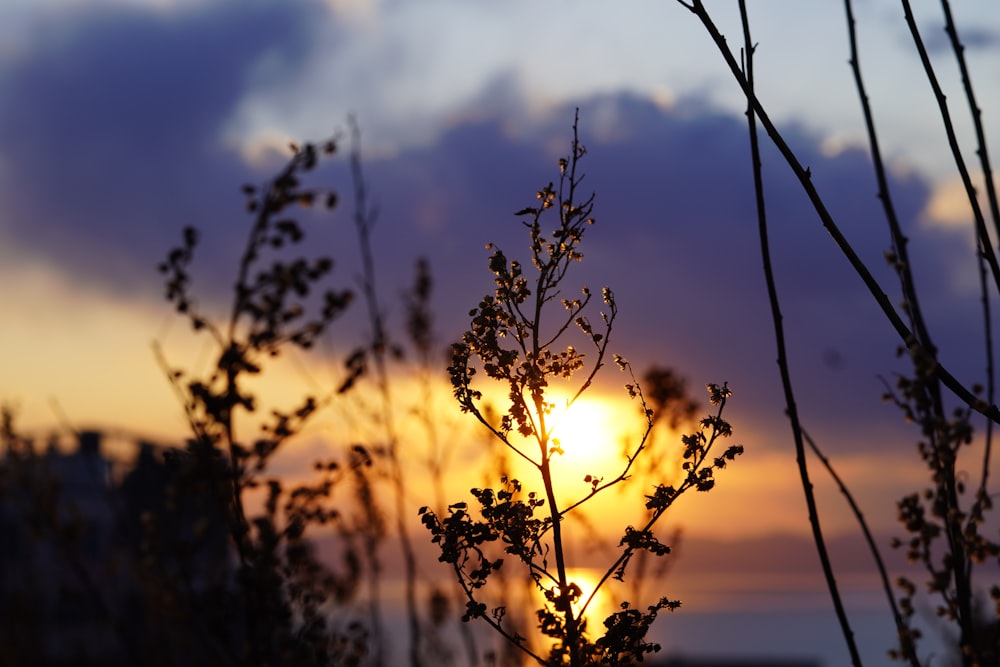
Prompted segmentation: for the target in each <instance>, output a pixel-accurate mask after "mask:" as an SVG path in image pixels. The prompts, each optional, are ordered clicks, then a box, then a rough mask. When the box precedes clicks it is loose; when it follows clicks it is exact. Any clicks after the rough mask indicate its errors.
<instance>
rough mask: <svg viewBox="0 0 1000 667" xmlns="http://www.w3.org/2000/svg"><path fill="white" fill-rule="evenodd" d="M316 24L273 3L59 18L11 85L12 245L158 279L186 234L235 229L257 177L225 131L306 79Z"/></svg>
mask: <svg viewBox="0 0 1000 667" xmlns="http://www.w3.org/2000/svg"><path fill="white" fill-rule="evenodd" d="M308 26H309V16H308V14H307V13H305V14H304V13H303V12H302V11H298V12H297V11H294V10H293V9H291V8H290V7H277V6H275V5H270V4H268V3H249V4H244V3H232V2H227V3H217V4H215V5H209V6H206V7H205V8H203V9H197V10H194V9H192V10H189V11H185V12H178V13H177V14H176V15H174V16H171V17H170V18H169V20H164V17H163V16H161V15H158V14H156V13H154V12H151V11H147V10H133V11H124V10H121V9H117V10H115V11H95V12H90V13H81V14H80V15H79V16H76V15H60V16H58V17H57V18H54V19H53V24H52V25H50V26H49V30H48V31H47V32H46V35H47V38H45V39H40V40H39V43H38V44H37V46H36V48H35V49H34V50H33V51H32V52H30V53H28V54H25V55H24V56H23V57H21V58H19V59H18V60H17V61H16V62H14V63H12V64H10V65H9V66H8V67H7V69H6V71H5V72H4V75H3V76H2V78H0V95H2V96H3V98H4V100H6V102H5V105H4V108H3V109H2V110H0V160H2V164H3V172H2V177H3V181H2V186H0V187H2V193H3V199H4V204H3V209H2V211H0V216H2V217H0V224H2V229H3V233H4V236H6V237H8V238H9V239H10V240H12V241H13V242H14V243H16V244H18V245H19V246H22V247H24V248H25V249H26V250H27V251H28V252H36V253H41V254H45V255H50V256H56V257H58V259H59V260H60V263H61V264H62V265H63V266H64V267H65V270H67V271H69V272H76V273H79V274H81V275H84V276H87V275H90V276H93V275H94V274H99V273H101V272H102V271H108V270H111V271H112V275H107V276H104V277H105V279H108V280H110V281H112V282H113V283H117V284H121V285H134V284H135V283H134V282H133V278H134V274H136V273H142V272H144V271H145V272H148V273H149V274H150V275H152V271H151V267H152V266H153V265H152V264H151V263H150V259H151V257H153V256H155V255H156V254H159V253H161V252H162V251H163V250H164V248H165V247H166V246H167V244H168V243H169V242H170V241H172V240H173V239H174V238H176V235H177V233H178V230H179V228H180V227H181V226H182V225H184V224H190V223H196V222H199V221H204V220H213V221H215V220H225V219H227V218H229V219H233V216H232V215H231V211H234V210H236V209H235V207H234V206H233V204H234V203H237V202H238V195H236V190H235V188H236V186H237V185H238V184H239V182H241V181H242V180H243V179H245V178H246V177H247V173H248V171H247V169H246V168H245V167H243V166H242V165H241V164H240V161H239V158H238V157H237V156H235V155H233V154H231V153H230V152H229V151H227V150H226V149H225V147H224V146H223V144H222V140H221V135H222V130H223V128H224V125H225V123H226V121H227V120H228V118H229V117H230V114H231V113H232V111H233V109H234V108H235V106H236V104H237V103H238V102H239V100H240V99H241V97H242V95H243V94H244V93H245V91H246V89H247V86H248V85H249V84H250V83H251V82H252V81H253V80H254V79H255V78H259V77H261V76H272V77H280V76H281V75H282V73H283V72H285V71H287V70H291V69H294V68H295V67H297V65H298V63H299V62H300V61H301V59H302V57H303V55H304V54H303V50H302V43H303V42H304V41H305V39H304V36H305V35H306V34H307V31H308ZM265 65H266V67H265ZM264 70H266V71H264ZM262 72H263V73H262ZM226 193H233V194H231V195H229V196H226ZM237 220H238V217H237Z"/></svg>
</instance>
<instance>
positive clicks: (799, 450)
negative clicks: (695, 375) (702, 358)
mask: <svg viewBox="0 0 1000 667" xmlns="http://www.w3.org/2000/svg"><path fill="white" fill-rule="evenodd" d="M739 4H740V20H741V23H742V25H743V41H744V54H745V57H744V62H745V65H744V66H745V77H746V81H747V90H748V91H749V93H750V94H751V95H752V93H753V85H754V84H753V50H754V44H753V40H752V39H751V37H750V21H749V17H748V16H747V9H746V2H745V0H740V3H739ZM747 123H748V127H749V132H750V153H751V156H752V160H753V182H754V195H755V199H756V206H757V223H758V231H759V235H760V249H761V259H762V261H763V265H764V277H765V280H766V282H767V294H768V299H769V301H770V304H771V316H772V319H773V322H774V340H775V343H776V345H777V348H778V371H779V373H780V375H781V386H782V389H783V391H784V394H785V408H786V413H787V415H788V420H789V422H790V424H791V427H792V437H793V439H794V441H795V460H796V462H797V463H798V468H799V477H800V478H801V482H802V491H803V492H804V494H805V500H806V507H807V508H808V511H809V525H810V526H811V528H812V534H813V540H814V541H815V543H816V551H817V552H818V554H819V559H820V563H821V564H822V567H823V576H824V577H825V578H826V584H827V588H828V589H829V591H830V598H831V600H832V601H833V607H834V610H835V612H836V614H837V620H838V622H839V623H840V627H841V631H842V632H843V634H844V641H845V642H846V644H847V649H848V651H849V652H850V654H851V663H852V664H853V665H854V666H855V667H861V665H862V662H861V655H860V653H858V647H857V643H856V642H855V641H854V632H853V630H852V629H851V624H850V621H849V620H848V618H847V612H846V611H845V609H844V604H843V601H842V600H841V597H840V591H839V588H838V586H837V580H836V578H835V577H834V574H833V566H832V565H831V563H830V556H829V553H828V552H827V548H826V542H825V540H824V537H823V529H822V527H821V526H820V520H819V512H818V510H817V507H816V497H815V494H814V493H813V485H812V482H811V481H810V479H809V467H808V463H807V461H806V455H805V445H804V441H803V433H802V426H801V424H800V422H799V414H798V408H797V407H796V403H795V391H794V389H793V388H792V379H791V374H790V373H789V370H788V355H787V352H786V349H785V332H784V325H783V323H782V317H781V307H780V305H779V302H778V290H777V285H776V282H775V279H774V271H773V268H772V266H771V250H770V245H769V243H768V231H767V211H766V206H765V204H764V182H763V172H762V166H761V160H760V146H759V144H758V141H757V121H756V112H755V111H754V108H753V105H752V104H749V103H748V107H747Z"/></svg>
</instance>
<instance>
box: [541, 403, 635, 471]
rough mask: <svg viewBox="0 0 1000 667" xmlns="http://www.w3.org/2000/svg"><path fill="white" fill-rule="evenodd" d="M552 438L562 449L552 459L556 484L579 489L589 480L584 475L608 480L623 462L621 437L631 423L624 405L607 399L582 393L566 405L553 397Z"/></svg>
mask: <svg viewBox="0 0 1000 667" xmlns="http://www.w3.org/2000/svg"><path fill="white" fill-rule="evenodd" d="M553 403H554V405H555V407H554V408H553V410H552V414H551V417H550V419H551V423H552V425H553V430H552V442H553V444H555V445H558V447H559V449H560V450H561V451H562V453H561V454H556V455H555V457H554V459H553V469H554V474H555V475H556V476H557V477H558V479H557V480H556V481H557V482H558V484H559V486H561V487H563V488H564V489H569V488H570V486H567V485H571V486H573V487H576V488H577V489H578V490H579V489H580V488H581V485H586V487H588V488H589V484H588V483H586V482H584V479H585V478H586V477H587V476H588V475H590V476H591V478H592V479H596V478H604V479H605V480H609V479H611V478H613V477H614V476H616V475H618V474H619V473H620V472H621V470H622V467H623V465H624V457H623V454H622V452H623V447H622V445H623V441H624V439H625V438H626V437H627V434H628V432H629V430H630V428H631V427H633V426H634V424H633V423H631V422H632V420H630V419H629V418H628V417H627V415H628V414H629V413H628V411H627V409H626V408H625V407H624V406H618V405H615V404H614V402H612V401H610V400H600V399H597V398H591V397H589V396H588V397H581V398H579V399H577V401H576V402H574V403H573V404H572V405H569V406H567V401H566V400H565V399H556V400H554V401H553Z"/></svg>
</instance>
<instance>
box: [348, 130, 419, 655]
mask: <svg viewBox="0 0 1000 667" xmlns="http://www.w3.org/2000/svg"><path fill="white" fill-rule="evenodd" d="M351 134H352V143H353V146H352V151H351V176H352V180H353V182H354V194H355V207H356V208H355V215H354V222H355V227H356V230H357V233H358V244H359V248H360V254H361V261H362V276H361V283H362V293H363V294H364V299H365V303H366V305H367V307H368V321H369V325H370V326H371V328H372V331H371V336H372V340H371V356H372V359H373V361H374V365H375V385H376V388H377V392H378V396H379V415H380V419H381V421H382V426H383V428H384V429H385V437H386V443H385V449H386V458H387V460H388V464H389V477H390V480H391V483H392V489H393V499H394V501H395V507H394V510H395V511H394V514H395V519H396V533H397V535H398V536H399V541H400V547H401V549H402V553H403V569H404V576H405V582H404V583H405V591H404V596H405V600H406V612H407V622H408V626H409V631H410V644H409V660H410V665H411V667H420V664H421V658H420V644H421V630H420V618H419V612H418V610H417V600H416V587H417V559H416V554H415V553H414V550H413V543H412V541H411V539H410V534H409V530H408V529H407V526H406V516H407V511H406V483H405V479H404V476H403V467H402V464H401V462H400V459H399V434H398V432H397V429H396V423H395V418H394V415H393V396H392V391H391V387H390V383H389V371H388V366H387V361H388V355H389V340H388V335H387V334H386V327H385V318H384V315H383V312H382V308H381V304H380V300H379V296H378V290H377V289H376V281H375V279H376V273H375V260H374V254H373V252H372V239H371V235H372V231H373V228H374V225H375V221H376V219H377V211H376V210H375V209H374V208H373V207H371V206H369V204H368V196H367V187H366V185H365V180H364V174H363V172H362V169H361V152H360V151H361V146H360V143H361V142H360V130H359V128H358V125H357V123H356V122H354V121H353V119H352V121H351Z"/></svg>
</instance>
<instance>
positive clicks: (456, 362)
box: [420, 122, 742, 666]
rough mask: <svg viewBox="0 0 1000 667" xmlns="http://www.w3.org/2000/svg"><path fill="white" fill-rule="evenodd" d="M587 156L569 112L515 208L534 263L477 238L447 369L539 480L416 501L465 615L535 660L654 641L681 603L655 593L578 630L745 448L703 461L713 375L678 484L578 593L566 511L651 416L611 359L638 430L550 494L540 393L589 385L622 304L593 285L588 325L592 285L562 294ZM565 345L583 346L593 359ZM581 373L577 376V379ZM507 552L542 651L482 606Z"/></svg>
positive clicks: (596, 654) (552, 452)
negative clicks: (477, 264) (528, 195)
mask: <svg viewBox="0 0 1000 667" xmlns="http://www.w3.org/2000/svg"><path fill="white" fill-rule="evenodd" d="M585 154H586V150H585V148H584V146H583V144H582V143H580V141H579V136H578V127H577V122H574V124H573V140H572V144H571V151H570V155H569V156H568V157H566V158H562V159H560V160H559V181H558V185H556V184H554V183H549V184H548V185H547V186H545V187H544V188H542V189H541V190H540V191H539V192H538V193H537V194H536V199H537V201H538V204H537V205H535V206H529V207H527V208H524V209H522V210H521V211H519V212H518V213H517V215H518V216H522V217H523V218H524V221H523V224H524V226H525V228H526V229H527V231H528V236H529V249H530V257H531V260H530V264H531V268H530V269H528V268H525V267H524V266H523V265H522V264H521V263H520V262H519V261H517V260H509V259H508V258H507V256H506V255H505V254H504V252H503V251H502V250H500V249H499V248H497V247H495V246H493V245H492V244H490V245H488V246H487V248H488V249H489V250H490V251H491V255H490V258H489V269H490V271H491V273H492V274H493V275H494V282H495V284H496V289H495V290H494V292H493V293H492V294H490V295H487V296H484V297H483V298H482V300H481V301H480V302H479V304H478V306H477V307H476V308H474V309H473V310H471V311H470V313H469V315H470V317H471V326H470V329H469V330H468V331H466V332H465V333H464V334H463V336H462V339H461V341H460V342H458V343H456V344H454V345H453V347H452V363H451V366H450V367H449V373H450V375H451V382H452V386H453V389H454V394H455V398H456V399H457V401H458V403H459V406H460V407H461V409H462V410H463V411H464V412H467V413H470V414H472V415H473V416H474V417H475V418H476V419H477V420H478V421H479V422H480V423H481V424H482V425H483V426H485V427H486V428H487V429H488V430H489V431H490V432H491V433H492V435H493V436H494V437H495V438H496V439H497V440H499V441H500V442H501V443H503V445H504V446H505V447H506V448H507V449H508V450H509V451H510V452H512V453H513V454H515V455H516V456H518V457H520V458H521V459H523V460H525V461H527V462H528V463H529V464H530V466H531V468H532V469H533V470H534V472H535V473H537V479H536V480H535V482H536V483H539V484H541V487H542V488H541V490H539V491H536V490H531V489H530V488H526V487H525V486H524V485H523V482H522V481H521V480H518V479H514V478H512V477H510V476H509V475H501V477H500V480H499V482H500V485H499V487H497V488H475V489H472V490H471V493H472V495H473V497H474V499H475V502H474V503H473V505H474V507H470V504H469V503H466V502H459V503H454V504H452V505H450V506H449V507H448V512H447V515H445V516H439V514H438V513H435V512H433V511H431V510H430V509H429V508H428V507H424V508H422V509H421V510H420V514H421V515H422V517H423V522H424V525H425V526H426V527H427V528H428V530H429V531H430V532H431V535H432V539H433V541H434V542H435V543H436V544H437V545H438V546H439V548H440V550H441V555H440V560H441V561H443V562H445V563H448V564H450V565H451V566H452V568H453V569H454V572H455V576H456V578H457V580H458V582H459V583H460V585H461V587H462V589H463V590H464V592H465V595H466V597H467V601H466V611H465V614H464V615H463V620H466V621H470V620H472V619H483V620H484V621H485V622H486V623H488V624H489V625H490V626H492V627H493V628H494V629H495V630H497V631H498V632H499V633H500V634H501V635H503V636H504V637H505V638H507V639H508V640H509V641H510V642H512V643H513V644H515V645H516V646H517V647H519V648H520V649H521V650H522V651H524V652H525V653H526V654H527V655H529V656H531V657H532V658H534V659H535V660H536V661H537V662H539V663H541V664H551V665H561V664H567V665H574V666H580V665H586V664H593V663H602V664H613V665H619V664H631V663H632V662H633V661H641V660H642V659H643V657H644V656H645V655H647V654H649V653H652V652H654V651H656V650H658V649H659V646H657V645H656V644H653V643H650V642H648V641H647V640H646V638H645V637H646V631H647V630H648V629H649V626H650V625H651V624H652V622H653V620H654V619H655V618H656V616H657V614H658V613H659V612H660V611H662V610H664V609H667V610H673V609H676V608H677V607H678V606H680V602H678V601H676V600H670V599H668V598H665V597H663V598H660V599H659V600H658V601H657V602H655V603H654V604H652V605H649V606H648V607H646V608H645V610H640V609H634V608H632V607H631V606H630V605H629V603H623V604H622V610H621V611H619V612H616V613H614V614H612V615H611V616H609V617H608V618H607V619H603V620H604V627H605V630H604V632H603V634H602V635H601V636H599V637H596V638H592V636H595V635H596V633H592V632H591V631H590V630H589V628H588V624H587V615H586V612H587V608H588V606H589V604H590V603H591V601H592V600H593V599H594V595H595V594H596V593H597V589H599V588H600V587H601V586H603V585H604V584H605V582H606V581H607V580H608V579H609V578H612V577H614V578H615V579H619V580H621V579H624V577H625V575H626V571H627V568H628V565H629V563H630V561H631V558H632V557H633V556H634V555H635V554H636V553H637V552H640V551H648V552H649V553H651V554H653V555H655V556H664V555H666V554H668V553H669V551H670V548H669V547H668V546H667V545H665V544H662V543H660V542H659V541H658V539H657V538H656V536H655V534H654V533H653V530H652V529H653V526H654V524H656V522H657V521H658V520H659V519H660V518H661V517H662V516H663V515H664V513H665V512H666V511H667V510H668V509H669V508H670V507H671V506H672V504H673V503H674V502H675V501H676V499H677V498H678V497H680V496H681V495H682V494H683V493H684V492H686V491H688V490H690V489H697V490H699V491H708V490H710V489H711V488H712V487H713V486H714V483H715V480H714V472H715V470H717V469H721V468H724V467H725V466H726V464H727V463H728V462H729V461H732V460H733V459H735V458H736V456H738V455H739V454H740V453H742V447H741V446H739V445H734V446H730V447H729V448H727V449H726V450H725V451H724V452H723V453H722V454H721V455H718V456H715V457H714V458H710V455H711V454H712V453H713V448H714V446H715V445H716V444H717V442H718V440H720V439H722V438H725V437H728V436H729V435H730V434H731V427H730V426H729V424H728V423H727V422H726V421H725V420H724V419H723V418H722V410H723V408H724V406H725V403H726V400H727V399H728V398H729V395H730V392H729V389H728V388H727V387H726V386H725V385H722V386H718V385H709V393H710V400H711V402H712V404H713V405H716V406H717V411H716V413H715V414H713V415H710V416H708V417H705V418H704V419H703V420H702V421H701V430H699V431H698V432H695V433H693V434H690V435H686V436H684V437H683V439H682V441H683V454H682V456H683V463H682V470H683V473H682V481H681V482H680V483H679V484H678V485H676V486H674V485H668V484H657V485H656V486H655V487H654V488H653V490H652V492H651V493H650V494H649V495H646V496H645V509H646V510H647V512H648V515H647V519H646V521H645V523H644V524H642V525H641V526H640V527H639V528H636V527H633V526H627V527H626V528H625V529H624V533H623V536H622V538H621V540H620V543H619V545H618V547H619V550H620V554H619V556H618V557H617V559H615V560H614V562H613V563H612V564H611V565H610V566H609V567H608V568H607V570H606V571H605V572H604V573H603V576H602V577H601V579H600V582H599V583H598V585H597V587H596V588H595V590H594V591H592V592H591V593H590V594H589V596H585V595H584V593H583V591H582V589H581V588H580V586H579V584H578V583H576V582H574V581H573V580H572V578H571V576H570V573H569V570H570V565H569V563H568V554H567V544H568V537H567V536H566V534H565V531H566V530H567V526H566V525H565V524H564V519H566V518H567V517H569V516H571V514H572V513H574V512H579V511H581V508H582V507H583V505H584V504H585V503H587V502H588V501H590V500H592V499H594V498H595V496H597V495H598V494H600V493H601V492H603V491H605V490H606V489H608V488H610V487H612V486H615V485H618V484H619V483H622V482H624V481H625V480H626V479H628V477H629V475H630V471H631V469H632V467H633V464H634V463H635V461H636V459H637V458H638V457H639V456H640V454H642V453H643V451H644V448H645V446H646V443H647V439H648V437H649V434H650V431H651V429H652V426H653V414H654V413H653V410H652V409H651V408H649V407H648V406H647V404H646V400H645V398H644V396H643V393H642V389H641V387H640V386H639V383H638V382H637V381H636V380H635V377H634V376H633V374H632V370H631V366H630V365H629V363H628V361H626V360H625V359H624V358H622V357H621V356H618V355H614V361H615V363H616V365H617V366H618V367H619V368H620V370H621V371H623V372H625V373H627V374H628V376H629V378H630V382H629V383H628V384H627V385H626V388H627V391H628V393H629V395H630V396H631V397H632V398H633V399H635V400H637V401H638V402H639V403H640V404H641V406H642V410H643V415H644V419H645V429H644V432H643V434H642V436H641V437H640V438H639V441H638V444H636V445H635V446H634V448H633V449H632V451H631V452H629V453H628V454H627V456H626V457H625V460H624V463H623V467H622V470H621V471H620V472H619V474H618V475H617V476H615V477H614V478H613V479H609V480H606V479H605V478H604V477H603V476H602V475H599V474H597V471H595V472H594V473H593V474H588V475H586V476H585V478H584V479H583V480H581V484H582V489H583V497H582V498H581V499H578V500H576V501H569V502H566V501H565V499H564V498H563V497H562V496H561V495H560V494H557V492H556V489H555V485H554V482H553V470H554V469H555V468H557V467H558V465H559V463H558V457H560V456H563V455H566V454H565V452H564V450H563V448H562V446H561V443H560V441H559V437H558V433H559V423H558V417H557V416H556V414H555V412H554V411H555V409H556V408H557V407H560V406H558V405H557V404H556V403H555V402H553V400H552V399H551V398H550V392H551V390H552V387H553V385H554V384H556V383H558V382H563V383H564V384H567V385H570V386H571V387H572V389H571V391H570V396H571V398H570V399H569V400H568V402H567V406H566V407H569V405H572V404H573V403H574V402H575V401H576V400H577V399H578V398H579V397H580V396H581V395H582V394H583V393H584V392H585V391H586V390H587V389H588V388H589V387H590V386H591V384H592V383H593V382H594V379H595V377H596V375H597V373H598V372H599V371H600V370H601V368H602V367H603V366H604V364H605V361H606V357H607V355H608V344H609V341H610V334H611V332H612V329H613V326H614V322H615V318H616V317H617V314H618V309H617V305H616V303H615V298H614V294H613V293H612V291H611V290H610V289H608V288H606V287H605V288H604V289H602V291H601V301H602V303H603V306H604V309H603V310H602V311H601V312H600V315H599V317H600V324H594V323H592V322H591V320H590V318H589V316H588V315H587V314H586V313H589V312H590V308H589V307H590V306H591V305H592V304H591V301H592V298H593V293H592V292H591V291H590V289H588V288H586V287H584V288H582V290H581V292H580V296H579V297H576V298H567V297H565V296H563V291H562V290H563V289H564V287H565V285H564V282H565V279H566V276H567V273H568V270H569V268H570V266H571V265H572V264H573V263H574V262H578V261H580V260H581V259H582V258H583V255H582V254H581V252H580V249H579V246H580V243H581V241H582V239H583V235H584V233H585V231H586V230H587V228H588V227H589V226H590V225H592V224H593V222H594V220H593V218H592V217H591V213H592V210H593V201H594V197H593V195H591V196H590V197H587V198H581V197H580V194H579V187H580V183H581V181H582V179H583V174H582V173H581V172H580V171H579V166H580V161H581V160H582V158H583V157H584V155H585ZM551 211H555V212H556V215H557V216H558V222H557V225H556V226H555V229H554V230H553V231H552V232H551V233H546V232H545V231H544V230H543V226H542V225H543V219H544V220H548V215H549V213H550V212H551ZM557 304H558V305H561V307H562V310H561V311H560V310H559V309H558V306H557ZM571 341H572V343H576V345H581V346H583V348H584V349H587V350H589V353H590V354H592V355H593V357H592V361H591V360H589V359H588V357H587V353H585V352H582V351H580V350H579V349H578V348H577V346H576V345H574V344H571ZM588 362H589V363H588ZM480 373H482V374H484V375H485V376H486V377H487V378H488V379H489V380H491V381H493V382H495V383H496V384H498V385H500V386H501V387H503V389H504V391H505V393H506V401H507V403H506V405H507V408H506V412H505V413H504V414H502V415H501V416H500V419H499V423H497V422H496V421H495V420H494V419H491V418H490V415H489V413H488V412H487V411H486V408H485V405H486V404H484V396H483V391H484V389H485V388H484V387H482V386H481V385H480V384H478V383H477V379H478V378H477V376H478V375H479V374H480ZM581 376H582V378H583V379H582V380H580V379H578V378H579V377H581ZM504 555H507V556H513V557H514V558H515V559H516V561H519V562H520V564H521V566H522V567H523V568H524V570H525V572H526V574H527V576H528V577H530V579H531V581H532V582H533V583H534V585H535V586H536V588H537V589H538V591H539V592H540V593H541V595H542V596H543V597H544V603H543V604H542V606H541V607H540V608H538V610H537V611H536V616H537V619H538V629H539V631H540V633H541V635H542V636H543V637H545V638H546V640H547V641H548V642H549V646H548V650H547V654H546V655H543V654H542V652H540V651H538V650H536V649H534V648H532V647H531V646H530V645H529V643H528V641H527V638H526V637H524V636H523V635H521V634H520V632H518V631H517V630H516V629H512V628H511V627H510V626H509V625H508V624H507V623H506V622H505V617H506V614H507V611H506V608H505V607H503V606H492V607H491V606H490V605H489V604H487V602H486V599H487V598H486V597H485V596H484V594H485V590H486V587H487V585H488V584H489V583H490V581H491V580H492V578H493V577H494V575H495V574H496V573H497V572H498V571H499V570H501V568H502V567H503V566H504V563H505V559H504ZM550 558H552V559H554V561H555V562H554V564H553V563H551V562H550Z"/></svg>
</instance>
